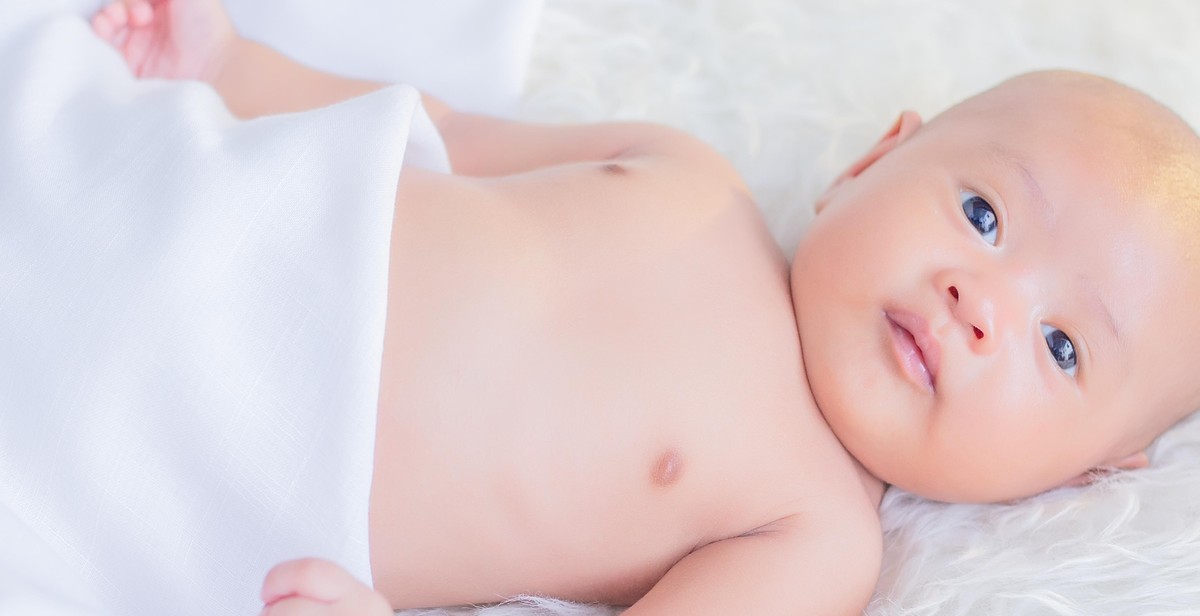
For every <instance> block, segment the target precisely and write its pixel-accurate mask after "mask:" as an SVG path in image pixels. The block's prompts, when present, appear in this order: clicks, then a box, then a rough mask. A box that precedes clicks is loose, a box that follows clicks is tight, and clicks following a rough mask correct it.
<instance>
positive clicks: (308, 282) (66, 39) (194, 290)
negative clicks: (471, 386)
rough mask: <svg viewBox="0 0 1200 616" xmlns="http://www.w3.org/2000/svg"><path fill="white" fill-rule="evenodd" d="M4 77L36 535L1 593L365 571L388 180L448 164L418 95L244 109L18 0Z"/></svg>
mask: <svg viewBox="0 0 1200 616" xmlns="http://www.w3.org/2000/svg"><path fill="white" fill-rule="evenodd" d="M0 84H3V86H2V87H3V93H4V94H3V96H0V173H2V174H3V176H2V180H0V221H3V224H0V404H2V405H3V410H2V412H0V522H4V523H2V524H0V543H2V544H3V545H4V546H5V547H4V548H3V550H5V551H7V550H8V549H9V548H10V547H11V546H18V547H20V548H24V549H28V550H32V553H29V554H22V555H21V556H19V557H16V558H4V559H0V580H3V582H0V593H2V594H0V612H4V613H6V614H7V613H11V614H28V613H29V612H27V611H26V610H27V609H28V606H30V605H37V606H40V607H39V609H45V610H49V609H51V607H50V605H51V604H56V605H57V607H56V608H54V609H59V610H60V611H61V612H62V613H76V612H78V611H86V610H87V608H88V607H89V606H90V607H91V608H94V609H96V610H98V611H99V612H100V613H104V614H114V615H115V614H122V615H133V614H198V615H201V614H202V615H204V616H214V615H230V616H232V615H250V614H255V613H257V612H258V610H259V609H260V607H261V603H260V602H259V599H258V591H259V588H260V585H261V581H262V579H263V576H264V574H265V573H266V572H267V570H268V569H269V567H271V566H272V565H274V564H275V563H278V562H280V561H282V560H286V559H290V558H296V557H300V556H320V557H325V558H329V559H331V560H334V561H336V562H338V563H340V564H341V565H343V566H344V567H346V568H347V569H348V570H349V571H351V572H352V573H353V574H354V575H355V576H357V577H358V578H360V579H361V580H363V581H365V582H368V583H369V581H370V579H371V577H370V575H371V574H370V564H369V559H368V537H367V509H368V500H369V498H368V497H369V491H370V479H371V468H372V459H373V452H374V427H375V409H376V400H377V394H378V380H379V366H380V357H381V351H382V338H383V324H384V315H385V300H386V288H387V267H388V261H387V258H388V247H389V241H390V230H391V222H392V211H393V207H394V199H395V192H396V184H397V181H398V178H399V176H400V172H401V164H402V162H403V163H405V164H419V165H422V166H425V167H428V168H433V169H440V170H446V168H447V162H446V156H445V152H444V150H443V148H442V145H441V141H440V138H439V137H438V136H437V134H436V132H435V131H434V129H433V127H432V124H431V123H430V122H429V120H428V118H427V117H426V116H425V114H424V111H423V110H422V108H421V106H420V99H419V95H418V94H417V92H416V91H415V90H414V89H412V88H411V87H406V86H396V87H391V88H388V89H385V90H381V91H379V92H376V93H374V94H371V95H368V96H365V97H361V98H358V99H355V100H351V101H348V102H346V103H344V104H340V105H336V106H332V107H329V108H325V109H321V110H317V111H313V112H309V113H304V114H294V115H284V116H274V117H268V118H263V119H260V120H256V121H252V122H244V123H239V122H236V121H235V120H234V119H233V118H232V117H231V116H230V115H229V114H228V113H227V111H226V110H225V108H224V106H223V105H222V104H221V102H220V100H219V98H218V97H217V96H216V95H215V94H214V93H213V92H212V91H211V89H209V88H207V87H205V86H202V85H200V84H194V83H191V84H189V83H169V82H136V81H134V80H133V79H132V78H131V77H130V76H129V74H128V72H127V70H126V68H125V66H124V64H123V63H122V62H121V60H120V58H119V56H118V55H116V54H115V53H114V52H112V51H111V50H110V49H108V48H107V46H106V45H105V44H104V43H102V42H101V41H100V40H98V39H97V38H95V37H94V36H92V34H91V33H90V31H89V28H88V26H87V24H86V22H85V21H83V20H82V19H80V18H79V16H78V15H75V14H72V13H70V12H63V11H56V10H52V9H48V8H47V6H46V5H39V4H37V3H29V2H23V1H21V2H12V3H9V4H7V5H5V6H4V10H3V19H0ZM9 556H13V555H11V554H10V555H9ZM55 560H57V561H59V562H62V563H65V568H63V569H60V570H57V571H55V568H54V567H43V568H41V569H38V568H30V569H25V568H24V563H28V562H52V561H55ZM39 572H41V573H45V572H52V573H51V575H49V576H47V575H40V573H39ZM72 577H74V578H77V582H78V583H75V582H68V583H66V585H67V586H69V587H72V588H76V589H78V593H76V594H75V595H72V594H70V593H68V594H65V595H62V596H61V597H59V598H58V599H55V595H54V594H53V593H47V592H45V591H46V590H47V589H53V588H56V587H58V585H59V584H62V583H63V582H60V581H56V578H62V579H63V580H70V579H71V578H72ZM76 597H83V598H82V599H77V598H76ZM81 606H82V607H81ZM41 613H48V612H41ZM49 613H52V612H49Z"/></svg>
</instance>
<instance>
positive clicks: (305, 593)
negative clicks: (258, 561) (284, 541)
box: [262, 558, 392, 616]
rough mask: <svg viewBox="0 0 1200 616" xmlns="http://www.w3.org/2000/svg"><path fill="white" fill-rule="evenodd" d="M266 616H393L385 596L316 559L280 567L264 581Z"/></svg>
mask: <svg viewBox="0 0 1200 616" xmlns="http://www.w3.org/2000/svg"><path fill="white" fill-rule="evenodd" d="M262 600H263V603H264V604H265V607H264V608H263V611H262V614H263V616H300V615H313V614H324V615H327V616H392V607H391V605H390V604H389V603H388V601H387V599H384V598H383V595H381V594H379V593H378V592H375V591H374V590H372V589H371V588H370V587H368V586H367V585H365V584H363V583H361V582H359V581H358V580H356V579H354V577H353V576H351V575H350V574H349V573H348V572H347V571H346V570H345V569H342V568H341V567H339V566H337V565H335V564H333V563H331V562H329V561H327V560H319V559H316V558H303V559H300V560H290V561H287V562H283V563H279V564H278V565H275V567H274V568H272V569H271V571H270V573H268V574H267V578H266V579H265V580H263V587H262Z"/></svg>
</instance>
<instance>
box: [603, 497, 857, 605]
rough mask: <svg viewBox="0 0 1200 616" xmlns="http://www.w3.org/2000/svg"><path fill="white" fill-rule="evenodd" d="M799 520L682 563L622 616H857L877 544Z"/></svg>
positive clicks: (834, 524) (841, 528)
mask: <svg viewBox="0 0 1200 616" xmlns="http://www.w3.org/2000/svg"><path fill="white" fill-rule="evenodd" d="M815 522H816V521H815V520H801V519H800V518H799V517H798V516H795V517H792V518H786V519H784V520H781V521H779V522H776V523H775V524H772V525H770V526H769V527H768V528H766V529H763V530H761V531H759V532H755V533H751V534H747V535H743V536H738V537H733V538H730V539H725V540H722V541H717V542H715V543H711V544H708V545H706V546H704V547H702V548H700V549H698V550H696V551H695V552H692V553H691V554H689V555H688V556H686V557H684V558H683V559H682V560H680V561H679V562H678V563H676V564H675V566H673V567H671V570H670V571H668V572H667V575H666V576H664V577H663V578H662V579H661V580H659V582H658V583H657V584H656V585H655V586H654V588H652V589H651V590H650V592H649V593H647V594H646V596H645V597H643V598H642V599H641V600H640V601H638V602H637V603H635V604H634V605H633V607H631V608H630V609H629V610H627V611H626V612H624V614H623V616H670V615H675V614H688V615H691V616H705V615H709V614H711V615H713V616H718V615H725V614H764V615H765V614H811V615H813V616H824V615H832V614H838V615H843V614H844V615H850V614H853V615H858V614H861V613H862V610H863V608H864V607H865V606H866V604H867V601H868V600H869V599H870V597H871V592H872V591H873V589H874V586H875V580H876V578H877V576H878V573H879V559H880V556H879V554H880V549H881V548H880V546H879V539H878V536H874V537H871V536H868V534H867V533H862V532H859V531H861V530H862V529H861V528H853V525H849V524H843V523H840V522H839V521H832V520H831V521H830V522H831V523H829V524H825V523H815Z"/></svg>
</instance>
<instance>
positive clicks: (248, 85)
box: [176, 0, 698, 176]
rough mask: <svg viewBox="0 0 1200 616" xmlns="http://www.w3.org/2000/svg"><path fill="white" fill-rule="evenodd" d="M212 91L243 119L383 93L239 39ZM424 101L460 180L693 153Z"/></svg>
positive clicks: (674, 140) (678, 136)
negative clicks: (579, 163) (573, 164)
mask: <svg viewBox="0 0 1200 616" xmlns="http://www.w3.org/2000/svg"><path fill="white" fill-rule="evenodd" d="M176 1H178V0H176ZM213 85H214V87H215V88H216V89H217V92H218V93H220V94H221V96H222V97H223V98H224V99H225V101H226V104H227V105H228V106H229V108H230V110H231V111H233V113H234V114H235V115H237V116H238V117H242V118H252V117H257V116H260V115H266V114H271V113H282V112H288V111H302V110H306V109H313V108H316V107H321V106H324V105H329V104H332V103H336V102H339V101H342V100H345V99H348V98H352V97H355V96H360V95H363V94H366V93H368V92H371V91H374V90H376V89H379V88H382V87H384V84H379V83H373V82H368V81H359V80H354V79H347V78H344V77H339V76H337V75H332V74H329V73H324V72H321V71H318V70H315V69H312V68H309V67H307V66H304V65H302V64H300V63H298V62H295V61H293V60H292V59H290V58H288V57H287V56H285V55H283V54H281V53H279V52H278V51H275V50H274V49H271V48H269V47H267V46H265V45H261V44H259V43H255V42H253V41H248V40H245V39H241V38H238V39H236V40H235V41H234V43H233V47H232V48H231V50H230V53H229V55H228V60H227V61H226V62H225V63H224V64H223V70H222V71H221V72H220V73H219V74H218V76H217V77H216V79H215V81H214V84H213ZM422 98H423V102H424V104H425V109H426V111H427V112H428V113H429V116H430V118H431V119H432V120H433V122H434V124H435V125H436V126H437V127H438V130H439V132H440V133H441V135H442V139H443V140H444V141H445V143H446V149H447V151H448V153H449V155H450V161H451V165H452V167H453V168H454V171H455V173H457V174H460V175H470V176H503V175H512V174H515V173H521V172H524V171H530V170H534V169H541V168H544V167H550V166H554V165H560V164H566V163H572V162H588V161H602V160H612V159H617V158H623V157H633V156H638V155H643V154H647V153H661V154H668V155H689V156H690V155H693V154H694V152H695V150H697V149H698V148H697V141H696V140H695V139H693V138H692V137H690V136H687V135H685V134H683V133H681V132H679V131H676V130H674V129H671V128H667V127H664V126H658V125H654V124H647V123H639V122H623V123H608V124H593V125H548V124H532V123H527V122H516V121H511V120H503V119H500V118H495V117H491V116H486V115H480V114H472V113H465V112H459V111H456V110H454V109H452V108H450V107H449V106H447V105H446V104H444V103H443V102H442V101H440V100H438V99H437V98H435V97H432V96H429V95H428V94H424V95H422Z"/></svg>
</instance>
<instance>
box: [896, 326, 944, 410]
mask: <svg viewBox="0 0 1200 616" xmlns="http://www.w3.org/2000/svg"><path fill="white" fill-rule="evenodd" d="M884 316H885V317H886V318H887V322H888V330H889V332H890V333H891V336H890V337H891V342H892V351H893V354H894V355H895V357H896V361H897V363H898V364H899V365H900V370H901V372H903V373H904V374H905V376H907V377H908V379H909V380H910V381H912V382H913V384H915V385H917V386H918V387H921V388H922V389H924V390H926V391H928V392H930V393H933V392H934V391H935V383H936V382H937V370H938V360H939V359H940V355H941V349H940V347H939V345H938V342H937V339H936V338H934V337H933V332H932V330H930V328H929V322H928V321H926V320H925V319H924V318H923V317H921V315H918V314H916V313H913V312H908V311H907V310H900V309H889V310H885V311H884Z"/></svg>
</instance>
